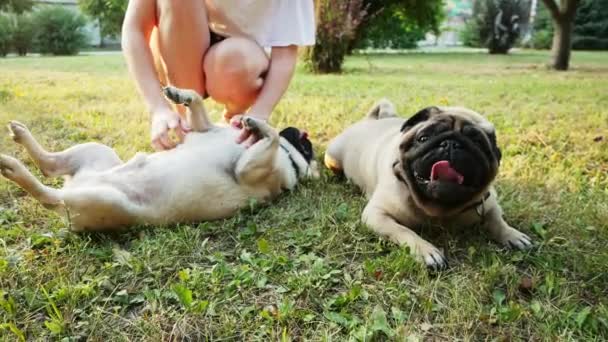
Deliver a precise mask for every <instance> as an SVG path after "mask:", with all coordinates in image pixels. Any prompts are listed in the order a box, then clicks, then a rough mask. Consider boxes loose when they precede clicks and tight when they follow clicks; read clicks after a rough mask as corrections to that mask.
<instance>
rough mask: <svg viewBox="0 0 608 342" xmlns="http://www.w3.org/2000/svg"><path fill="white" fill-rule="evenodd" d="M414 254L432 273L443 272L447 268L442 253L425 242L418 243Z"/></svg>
mask: <svg viewBox="0 0 608 342" xmlns="http://www.w3.org/2000/svg"><path fill="white" fill-rule="evenodd" d="M414 253H415V254H416V255H417V257H418V258H419V259H420V260H421V261H423V262H424V263H425V264H426V266H427V267H428V268H430V269H432V270H434V271H438V270H443V269H445V268H447V267H448V260H447V259H446V257H445V256H444V255H443V253H442V252H441V251H440V250H439V249H437V247H435V246H433V245H432V244H430V243H428V242H426V241H424V243H418V244H417V246H416V249H415V251H414Z"/></svg>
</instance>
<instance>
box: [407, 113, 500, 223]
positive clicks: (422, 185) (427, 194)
mask: <svg viewBox="0 0 608 342" xmlns="http://www.w3.org/2000/svg"><path fill="white" fill-rule="evenodd" d="M401 132H402V134H403V141H402V143H401V144H400V160H399V162H398V163H397V164H395V172H396V174H397V176H398V177H401V178H402V179H403V180H404V181H405V182H406V183H407V184H408V186H409V188H410V189H411V190H412V193H413V195H414V200H415V201H416V202H417V204H418V205H419V206H420V207H422V208H423V209H435V210H432V211H436V209H438V210H440V211H444V210H453V209H457V208H461V207H463V206H464V205H466V204H467V203H468V202H470V201H471V200H472V199H473V198H475V197H476V196H478V195H480V194H481V193H482V192H484V191H486V189H487V188H488V186H489V185H490V183H491V182H492V181H493V180H494V178H495V177H496V174H497V173H498V166H499V164H500V158H501V153H500V150H499V149H498V147H497V146H496V136H495V132H494V127H493V126H492V124H491V123H490V122H488V121H487V120H486V119H485V118H483V117H482V116H481V115H479V114H477V113H475V112H473V111H470V110H468V109H464V108H454V107H446V108H438V107H429V108H426V109H423V110H421V111H420V112H418V113H417V114H415V115H414V116H413V117H411V118H410V119H409V120H407V121H406V122H405V123H404V124H403V127H402V128H401Z"/></svg>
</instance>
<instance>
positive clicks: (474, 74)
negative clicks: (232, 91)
mask: <svg viewBox="0 0 608 342" xmlns="http://www.w3.org/2000/svg"><path fill="white" fill-rule="evenodd" d="M547 60H548V53H546V52H529V51H520V52H516V53H514V54H512V55H510V56H489V55H486V54H476V53H441V54H423V53H410V54H404V55H367V56H356V57H351V58H348V59H347V61H346V68H345V72H344V73H343V74H341V75H328V76H315V75H311V74H308V73H306V72H305V71H304V70H303V69H299V70H298V72H297V74H296V76H295V79H294V81H293V83H292V86H291V88H290V90H289V92H288V94H287V95H286V97H285V98H284V100H283V101H282V102H281V104H280V105H279V106H278V108H277V109H276V111H275V113H274V114H273V117H272V122H273V123H274V124H275V125H276V126H277V127H285V126H287V125H294V126H297V127H301V128H306V129H307V130H308V131H309V132H310V136H311V138H312V140H313V142H314V143H316V151H317V152H318V157H317V158H318V159H319V160H321V158H322V153H323V151H324V150H325V147H326V146H327V143H328V142H329V140H330V139H331V138H332V137H333V136H335V135H337V134H338V133H339V132H340V131H341V130H342V129H343V128H345V127H346V126H348V125H349V124H351V123H353V122H355V121H357V120H358V119H359V118H360V117H362V115H364V113H365V112H366V110H367V109H368V108H369V107H370V106H371V105H372V104H373V102H374V101H376V100H377V99H378V98H380V97H387V98H389V99H391V100H392V101H394V102H395V104H396V105H397V108H398V109H399V111H400V113H401V114H402V115H403V116H408V115H410V114H412V113H414V112H415V111H417V110H418V109H421V108H423V107H425V106H428V105H463V106H467V107H471V108H473V109H475V110H477V111H479V112H482V113H484V114H486V115H487V116H488V117H489V118H490V119H491V120H492V121H493V122H494V123H495V125H496V127H497V131H498V141H499V145H500V146H501V147H502V150H503V154H504V158H503V164H502V168H501V171H500V174H499V177H498V181H497V187H498V191H499V197H500V199H501V202H502V205H503V208H504V211H505V215H506V218H507V221H508V222H510V223H511V224H512V225H513V226H515V227H518V228H520V229H521V230H522V231H524V232H525V233H527V234H529V235H530V236H531V237H533V239H534V241H535V242H536V248H535V249H534V250H532V251H530V252H512V251H507V250H504V249H502V248H500V247H499V246H498V245H496V244H495V243H493V242H490V241H489V239H488V236H487V234H486V233H485V232H483V231H480V230H479V229H478V228H476V227H463V228H462V229H460V230H458V231H442V230H439V231H437V230H433V233H428V232H422V233H421V234H422V236H423V237H427V238H428V239H429V240H430V241H431V242H433V243H434V244H436V245H438V246H440V248H443V249H444V251H445V252H446V255H447V257H448V259H449V261H450V268H449V270H447V271H445V272H441V273H438V274H430V273H429V272H427V270H425V269H424V267H423V266H421V265H420V264H418V263H416V262H415V261H414V260H413V259H412V258H411V257H410V256H409V255H408V253H407V251H406V250H405V249H403V248H399V247H398V246H395V245H393V244H391V243H389V242H386V241H384V240H382V239H381V238H379V237H378V236H376V235H375V234H374V233H372V232H371V231H369V230H368V229H366V228H365V227H364V226H363V225H362V224H361V222H360V220H359V216H360V213H361V211H362V208H363V206H364V205H365V199H364V198H363V196H362V195H361V194H360V192H359V191H358V190H357V189H356V188H355V187H354V186H352V185H350V184H348V183H346V182H344V181H341V180H339V179H336V178H335V177H333V176H332V175H330V173H329V172H327V171H326V170H324V171H323V173H322V177H321V179H320V180H318V181H307V182H305V183H303V184H301V186H299V187H298V189H297V190H295V191H294V192H292V193H290V194H286V195H284V196H281V197H280V198H279V199H278V200H277V201H276V202H275V203H273V204H272V205H270V206H262V207H260V206H252V207H251V208H248V209H247V210H243V211H242V212H241V213H240V214H239V215H237V216H236V217H234V218H232V219H228V220H224V221H217V222H211V223H202V224H199V225H178V226H170V227H147V228H146V227H140V228H135V229H133V230H132V231H130V232H127V233H124V234H114V235H111V234H73V233H69V231H68V224H67V223H66V222H64V221H63V220H62V219H61V218H60V217H58V216H57V215H56V214H54V213H52V212H49V211H46V210H45V209H44V208H43V207H42V206H41V205H39V204H38V203H36V202H35V201H33V200H32V199H31V198H30V197H28V196H26V195H25V194H24V192H23V191H21V190H20V189H19V188H17V187H15V186H13V184H12V183H8V182H7V181H5V180H4V179H2V180H0V288H1V291H2V293H0V294H1V296H0V304H1V305H0V317H1V321H2V322H0V324H2V325H1V326H0V327H1V328H0V336H2V337H1V338H0V340H14V339H16V338H17V337H18V336H23V337H24V338H25V339H28V340H37V339H40V340H46V339H49V338H50V339H55V338H57V339H59V338H64V337H76V338H77V337H89V338H90V339H91V340H96V341H110V340H112V341H121V340H123V341H127V340H141V339H146V340H159V339H164V340H169V339H182V338H189V339H190V340H201V339H204V338H206V339H209V340H279V339H280V340H290V339H291V340H334V341H338V340H344V339H348V338H351V339H357V338H358V339H362V340H363V339H367V340H369V339H370V337H372V338H375V339H376V340H385V339H386V338H387V337H390V338H391V339H394V340H405V339H406V338H408V337H409V338H413V340H415V339H417V338H418V339H452V338H453V339H462V340H467V339H474V340H485V339H498V340H512V339H514V340H518V339H524V340H528V339H532V340H548V341H554V340H606V339H608V247H607V246H608V226H607V222H608V53H590V52H574V54H573V60H572V66H573V68H572V70H571V71H569V72H553V71H550V70H548V69H546V67H545V66H544V63H545V62H546V61H547ZM209 106H210V108H212V110H213V111H214V117H215V118H218V117H219V114H218V113H219V107H218V106H216V105H214V104H212V103H211V102H209ZM146 115H147V114H146V113H145V111H144V106H143V104H142V102H141V100H140V99H139V98H138V96H137V94H136V92H135V90H134V86H133V84H132V82H131V81H130V80H129V78H128V76H127V74H126V70H125V66H124V63H123V60H122V57H121V56H120V55H119V54H116V55H97V56H79V57H67V58H51V57H44V58H37V57H28V58H8V59H0V122H7V121H8V120H10V119H18V120H20V121H22V122H24V123H26V124H27V125H29V127H30V128H31V130H32V131H33V133H34V134H35V136H37V137H38V139H39V140H40V141H41V142H42V143H43V145H45V146H48V147H49V148H50V149H53V150H60V149H63V148H66V147H68V146H71V145H73V144H76V143H81V142H85V141H91V140H95V141H100V142H103V143H105V144H108V145H110V146H113V147H115V148H116V150H117V151H118V153H119V154H120V155H121V156H122V157H123V158H124V159H128V158H130V157H131V156H132V155H133V154H134V153H135V152H136V151H140V150H150V147H149V142H148V139H149V136H148V121H147V116H146ZM0 152H1V153H6V154H10V155H16V156H18V157H19V158H21V159H22V160H27V164H28V166H29V167H30V168H32V169H33V165H32V163H31V162H30V161H29V160H28V159H27V157H26V156H25V154H24V153H23V152H22V151H21V150H20V149H18V148H17V147H16V146H15V145H14V144H13V143H12V141H11V140H10V138H9V137H8V136H7V135H5V134H2V135H0ZM35 172H36V174H37V175H40V172H38V171H37V170H36V171H35ZM201 176H202V177H204V175H201ZM175 177H179V175H175ZM167 181H168V182H169V181H171V180H167ZM45 182H46V183H47V184H56V185H59V184H60V183H61V181H60V180H51V179H46V180H45ZM209 200H210V201H212V200H214V199H209Z"/></svg>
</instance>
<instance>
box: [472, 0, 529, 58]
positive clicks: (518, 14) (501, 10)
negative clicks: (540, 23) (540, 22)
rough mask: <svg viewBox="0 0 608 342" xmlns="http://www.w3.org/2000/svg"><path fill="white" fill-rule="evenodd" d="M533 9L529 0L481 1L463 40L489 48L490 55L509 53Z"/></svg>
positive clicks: (477, 2)
mask: <svg viewBox="0 0 608 342" xmlns="http://www.w3.org/2000/svg"><path fill="white" fill-rule="evenodd" d="M530 9H531V6H530V1H528V0H478V1H476V2H475V3H474V5H473V17H472V18H471V20H469V21H467V24H466V26H465V30H463V32H461V39H462V40H463V42H464V44H465V45H467V46H479V47H486V48H488V51H489V52H490V53H491V54H506V53H508V52H509V50H510V49H511V48H512V47H513V45H515V43H516V42H517V40H518V39H519V37H520V34H521V32H522V31H524V28H525V27H526V26H527V25H528V22H529V18H530Z"/></svg>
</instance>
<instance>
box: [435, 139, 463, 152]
mask: <svg viewBox="0 0 608 342" xmlns="http://www.w3.org/2000/svg"><path fill="white" fill-rule="evenodd" d="M439 146H440V147H443V148H445V149H453V150H458V149H460V148H462V145H461V144H460V142H458V141H456V140H444V141H442V142H441V143H440V144H439Z"/></svg>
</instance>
